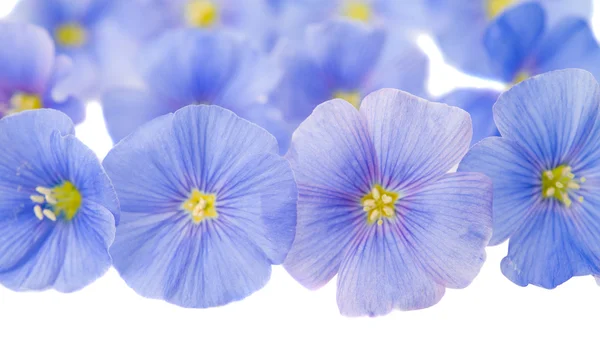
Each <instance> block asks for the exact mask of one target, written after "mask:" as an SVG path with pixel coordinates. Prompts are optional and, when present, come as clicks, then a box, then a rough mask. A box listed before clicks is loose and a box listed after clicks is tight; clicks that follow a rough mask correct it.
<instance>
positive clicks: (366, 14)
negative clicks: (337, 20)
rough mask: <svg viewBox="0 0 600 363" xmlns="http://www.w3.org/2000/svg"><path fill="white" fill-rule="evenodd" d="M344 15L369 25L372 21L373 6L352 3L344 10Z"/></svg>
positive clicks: (345, 6)
mask: <svg viewBox="0 0 600 363" xmlns="http://www.w3.org/2000/svg"><path fill="white" fill-rule="evenodd" d="M342 15H344V16H346V17H348V18H350V19H354V20H358V21H362V22H365V23H367V22H369V20H370V19H371V15H372V10H371V6H370V5H369V4H367V3H365V2H362V1H350V2H348V3H346V4H345V5H344V7H343V8H342Z"/></svg>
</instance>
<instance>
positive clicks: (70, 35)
mask: <svg viewBox="0 0 600 363" xmlns="http://www.w3.org/2000/svg"><path fill="white" fill-rule="evenodd" d="M54 38H55V39H56V43H58V44H59V45H61V46H63V47H69V48H77V47H81V46H82V45H84V44H85V43H86V42H87V31H86V30H85V28H84V27H82V26H81V25H79V24H77V23H66V24H63V25H61V26H59V27H58V28H56V30H55V31H54Z"/></svg>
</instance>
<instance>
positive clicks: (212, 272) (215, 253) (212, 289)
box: [110, 213, 271, 308]
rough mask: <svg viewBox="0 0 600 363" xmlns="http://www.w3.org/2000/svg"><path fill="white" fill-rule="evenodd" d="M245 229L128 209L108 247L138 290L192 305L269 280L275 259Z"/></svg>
mask: <svg viewBox="0 0 600 363" xmlns="http://www.w3.org/2000/svg"><path fill="white" fill-rule="evenodd" d="M241 232H243V230H240V229H237V228H231V229H230V228H228V227H227V224H225V223H219V224H217V223H203V224H201V225H199V226H194V225H192V224H191V223H189V218H188V217H187V216H184V217H183V218H181V215H180V216H179V217H178V216H176V215H175V214H171V215H168V214H162V215H151V214H146V215H144V214H134V213H130V214H126V215H124V219H123V223H122V224H121V226H120V227H119V234H118V236H117V239H116V241H115V243H114V244H113V246H112V247H111V249H110V252H111V255H112V256H113V261H114V266H115V268H116V269H117V270H118V271H119V273H120V274H121V277H123V279H124V280H125V281H126V282H127V284H128V285H129V286H131V287H132V288H133V289H134V290H135V291H136V292H138V293H139V294H140V295H142V296H145V297H149V298H159V299H164V300H166V301H168V302H170V303H173V304H177V305H180V306H183V307H190V308H206V307H212V306H219V305H224V304H227V303H229V302H232V301H236V300H240V299H242V298H244V297H246V296H248V295H250V294H251V293H252V292H254V291H256V290H258V289H260V288H261V287H262V286H264V285H265V283H266V282H267V281H268V280H269V276H270V274H271V264H270V263H269V261H268V260H267V258H266V257H265V255H264V254H263V253H262V252H261V251H260V250H259V249H258V248H257V247H256V246H255V245H254V244H253V243H251V242H252V241H249V240H248V239H247V235H244V234H243V233H241Z"/></svg>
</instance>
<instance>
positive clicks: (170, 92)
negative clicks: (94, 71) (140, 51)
mask: <svg viewBox="0 0 600 363" xmlns="http://www.w3.org/2000/svg"><path fill="white" fill-rule="evenodd" d="M142 59H143V60H144V63H143V64H142V70H141V72H142V74H143V76H144V80H145V88H144V89H133V88H122V89H114V90H111V91H108V92H107V93H106V94H105V95H104V96H103V99H102V105H103V110H104V117H105V119H106V123H107V127H108V131H109V133H110V135H111V137H112V138H113V140H114V141H115V142H117V141H119V140H120V139H122V138H123V137H125V136H127V135H128V134H130V133H131V132H132V131H133V130H135V129H136V128H137V127H138V126H140V125H142V124H144V123H146V122H149V121H151V120H152V119H154V118H156V117H158V116H161V115H164V114H166V113H169V112H174V111H176V110H178V109H179V108H181V107H183V106H187V105H190V104H215V105H219V106H222V107H225V108H228V109H230V110H232V111H234V112H235V113H237V114H238V115H240V116H242V117H245V118H248V119H251V120H253V121H254V120H255V118H256V119H257V120H258V121H259V122H263V121H264V122H267V121H265V120H267V119H271V118H277V112H276V111H275V110H271V109H270V106H268V105H266V104H265V103H264V102H265V99H266V96H267V94H268V93H269V92H270V91H271V89H272V88H273V87H274V86H275V84H276V82H277V81H278V77H279V75H278V71H277V69H276V68H275V67H273V66H272V62H271V61H270V60H269V59H268V58H267V57H265V56H264V55H263V54H261V53H260V52H258V51H256V50H254V49H252V48H250V47H247V46H245V45H244V44H243V41H242V40H240V39H238V38H236V37H235V36H232V35H231V34H229V33H226V32H222V31H205V30H198V29H179V30H172V31H170V32H167V33H165V34H164V35H163V36H162V37H161V38H160V39H158V40H157V41H156V42H155V43H153V44H152V45H151V46H150V47H149V49H147V51H146V52H145V53H144V56H143V57H142ZM270 111H272V112H273V113H275V116H271V115H269V116H268V117H266V116H265V117H262V116H263V115H265V114H267V113H269V112H270ZM265 126H266V125H265Z"/></svg>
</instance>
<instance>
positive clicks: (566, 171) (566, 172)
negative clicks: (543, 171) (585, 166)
mask: <svg viewBox="0 0 600 363" xmlns="http://www.w3.org/2000/svg"><path fill="white" fill-rule="evenodd" d="M571 170H573V169H571V167H570V166H568V167H566V168H564V169H563V171H562V176H568V175H569V174H571Z"/></svg>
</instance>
